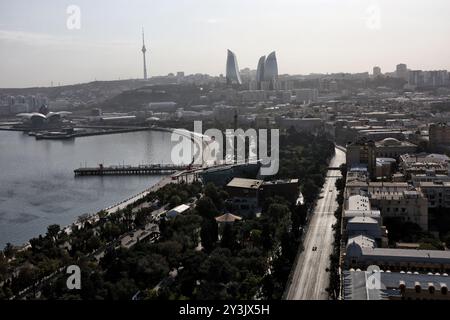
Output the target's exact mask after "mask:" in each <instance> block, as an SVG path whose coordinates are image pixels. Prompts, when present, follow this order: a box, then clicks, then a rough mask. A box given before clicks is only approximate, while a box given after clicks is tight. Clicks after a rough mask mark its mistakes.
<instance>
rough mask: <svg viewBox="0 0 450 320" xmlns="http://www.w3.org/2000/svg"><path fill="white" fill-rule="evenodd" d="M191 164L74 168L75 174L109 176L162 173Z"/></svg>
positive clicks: (181, 169) (188, 167) (170, 172)
mask: <svg viewBox="0 0 450 320" xmlns="http://www.w3.org/2000/svg"><path fill="white" fill-rule="evenodd" d="M189 169H191V166H186V165H172V164H150V165H140V166H128V165H125V166H108V167H105V166H103V165H99V166H98V167H91V168H78V169H75V170H74V173H75V176H111V175H163V174H172V173H175V172H177V171H183V170H189Z"/></svg>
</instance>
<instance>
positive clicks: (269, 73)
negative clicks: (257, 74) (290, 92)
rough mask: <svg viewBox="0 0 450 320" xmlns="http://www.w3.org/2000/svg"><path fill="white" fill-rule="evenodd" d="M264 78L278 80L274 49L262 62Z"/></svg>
mask: <svg viewBox="0 0 450 320" xmlns="http://www.w3.org/2000/svg"><path fill="white" fill-rule="evenodd" d="M264 80H265V81H275V80H278V63H277V56H276V54H275V51H273V52H272V53H271V54H269V55H268V56H267V59H266V62H265V64H264Z"/></svg>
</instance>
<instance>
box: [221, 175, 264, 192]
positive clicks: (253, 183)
mask: <svg viewBox="0 0 450 320" xmlns="http://www.w3.org/2000/svg"><path fill="white" fill-rule="evenodd" d="M262 183H263V180H255V179H243V178H234V179H233V180H231V181H230V182H229V183H228V184H227V187H231V188H244V189H254V190H257V189H259V187H260V186H261V185H262Z"/></svg>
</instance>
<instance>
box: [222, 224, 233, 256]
mask: <svg viewBox="0 0 450 320" xmlns="http://www.w3.org/2000/svg"><path fill="white" fill-rule="evenodd" d="M220 245H221V246H222V247H223V248H227V249H230V250H231V251H233V250H234V249H235V248H236V247H237V242H236V234H235V232H234V230H233V226H232V225H231V223H226V224H225V226H224V228H223V231H222V239H221V241H220Z"/></svg>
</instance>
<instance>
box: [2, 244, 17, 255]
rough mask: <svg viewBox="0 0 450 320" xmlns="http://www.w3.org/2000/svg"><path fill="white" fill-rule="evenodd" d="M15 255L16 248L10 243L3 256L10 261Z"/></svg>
mask: <svg viewBox="0 0 450 320" xmlns="http://www.w3.org/2000/svg"><path fill="white" fill-rule="evenodd" d="M15 253H16V249H15V248H14V246H13V245H12V244H11V243H9V242H8V243H7V244H6V246H5V249H3V254H4V255H5V257H7V258H8V259H11V258H12V257H14V254H15Z"/></svg>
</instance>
